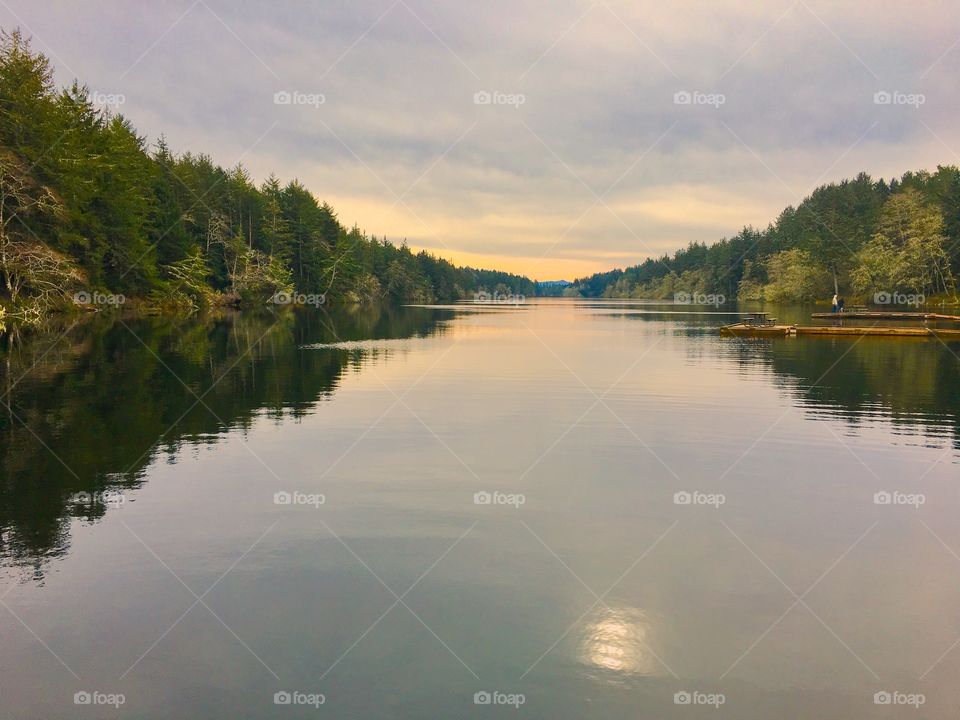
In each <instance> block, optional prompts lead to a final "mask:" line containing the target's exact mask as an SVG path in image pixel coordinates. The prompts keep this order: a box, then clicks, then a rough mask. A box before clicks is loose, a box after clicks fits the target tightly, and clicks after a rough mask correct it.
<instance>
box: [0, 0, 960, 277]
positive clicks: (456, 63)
mask: <svg viewBox="0 0 960 720" xmlns="http://www.w3.org/2000/svg"><path fill="white" fill-rule="evenodd" d="M0 23H2V24H3V26H4V27H5V28H7V29H10V28H12V27H14V26H20V27H21V28H22V29H23V30H24V31H25V32H27V33H28V34H30V35H31V36H32V37H33V41H34V44H35V47H36V48H37V49H39V50H41V51H43V52H45V53H47V54H48V55H50V56H51V58H52V59H53V61H54V64H55V67H56V71H57V79H58V81H59V82H61V83H63V84H65V83H68V82H70V81H72V80H73V79H74V78H79V79H80V80H81V81H83V82H85V83H86V84H87V85H88V86H89V87H90V88H91V90H92V91H93V92H95V93H98V97H99V98H101V99H102V100H104V101H110V100H113V99H116V98H110V96H122V98H123V104H122V105H121V106H120V108H119V109H120V111H121V112H122V113H123V114H124V115H126V116H127V117H128V118H129V119H130V120H131V121H132V123H133V124H134V126H135V127H136V128H138V130H139V131H140V132H141V133H143V134H145V135H146V136H147V138H148V139H149V140H150V141H151V142H153V141H155V140H156V138H157V137H158V136H159V135H160V134H161V133H164V134H165V135H166V137H167V140H168V142H169V144H170V145H171V147H172V149H173V150H174V151H177V152H181V151H186V150H193V151H203V152H207V153H209V154H210V155H211V156H212V157H213V159H214V160H215V161H216V162H217V163H219V164H221V165H224V166H233V165H235V164H236V163H237V162H242V163H243V165H244V166H245V167H246V168H247V169H248V170H249V172H250V173H251V174H252V176H253V177H254V179H255V181H257V182H258V183H259V182H260V181H261V180H263V179H264V178H265V177H267V176H268V175H269V174H270V172H271V171H273V172H275V173H276V174H277V175H278V176H280V177H281V179H284V180H288V179H292V178H299V179H300V180H301V181H302V182H303V183H304V184H305V185H306V186H307V187H309V188H310V189H311V190H312V191H313V192H314V193H315V194H316V195H317V196H318V198H320V199H321V200H326V201H328V202H330V203H331V204H332V205H333V206H334V207H335V208H336V210H337V212H338V214H339V217H340V220H341V221H342V222H343V223H345V224H346V225H348V226H349V225H353V224H355V223H356V224H357V225H359V226H360V227H361V228H363V229H365V230H366V231H368V232H370V233H373V234H376V235H378V236H381V235H386V236H387V237H388V238H390V239H391V240H394V241H396V242H399V241H401V240H402V239H404V238H406V239H407V241H408V242H409V244H410V245H411V246H412V247H414V248H421V247H425V248H428V249H430V250H432V251H435V252H436V253H438V254H440V255H442V256H444V257H448V258H451V259H453V260H455V261H458V262H462V263H469V264H473V265H477V266H486V267H499V268H503V269H508V270H512V271H514V272H520V273H524V274H527V275H529V276H531V277H536V278H539V279H541V280H544V279H556V278H561V277H562V278H568V279H572V278H573V277H576V276H580V275H584V274H587V273H589V272H594V271H597V270H604V269H609V268H611V267H616V266H624V265H629V264H634V263H637V262H640V261H642V260H643V259H644V258H645V257H647V256H649V255H651V254H654V255H659V254H661V253H663V252H669V251H673V250H675V249H677V248H679V247H681V246H683V245H686V244H687V243H688V242H690V241H691V240H699V241H705V242H714V241H716V240H719V239H720V238H722V237H724V236H730V235H733V234H735V233H736V232H737V231H738V230H739V229H740V228H741V227H743V226H744V225H755V226H765V225H766V224H767V223H768V222H770V221H771V220H773V219H774V218H775V217H776V215H777V214H778V213H779V211H780V210H781V209H782V208H783V207H785V206H787V205H789V204H795V203H796V202H797V201H798V200H799V199H800V198H802V197H803V196H804V195H806V194H807V193H809V192H810V191H811V190H812V189H813V188H814V187H816V186H817V185H819V184H822V183H824V182H829V181H831V180H839V179H842V178H845V177H851V176H853V175H855V174H856V173H857V172H859V171H861V170H862V171H866V172H868V173H870V174H871V175H873V176H875V177H886V178H889V177H891V176H894V175H899V174H901V173H902V172H904V171H906V170H910V169H920V168H929V169H935V168H936V166H937V164H960V156H958V152H960V123H958V122H957V121H956V120H957V110H958V108H960V104H958V97H957V94H958V92H960V88H958V85H957V82H956V79H957V77H958V76H960V3H957V2H956V0H942V1H940V0H928V1H924V0H918V1H916V2H903V1H902V0H896V1H894V0H869V1H866V0H851V1H844V2H842V3H838V2H836V0H763V1H762V2H761V1H760V0H715V1H713V2H706V1H705V0H695V1H694V0H669V1H668V2H663V1H662V0H658V1H656V2H653V1H650V0H639V1H637V0H634V1H629V0H598V1H597V2H592V0H578V1H566V0H552V1H551V2H546V1H544V2H521V1H518V0H485V1H484V2H458V1H455V0H448V2H431V1H429V0H337V1H335V2H289V1H287V0H277V1H276V2H269V3H268V2H253V1H251V0H233V1H228V0H197V1H196V2H192V1H191V0H182V1H180V0H170V1H169V2H165V1H162V0H161V1H157V2H144V1H143V0H139V1H136V2H129V1H128V2H116V1H113V0H96V1H95V2H94V1H90V2H85V1H83V0H79V1H78V0H74V1H72V2H68V1H62V2H38V1H37V0H0ZM878 92H886V93H889V94H890V95H887V96H880V102H879V103H878V102H877V101H876V98H875V94H876V93H878ZM277 93H289V95H280V96H279V99H280V101H281V103H280V104H278V103H277V102H275V99H276V97H277V95H276V94H277ZM478 93H481V94H480V95H478ZM482 93H488V94H486V95H485V94H482ZM678 93H680V95H678ZM684 93H686V94H684ZM896 93H899V94H896ZM285 99H290V102H289V104H283V102H282V101H283V100H285ZM686 100H689V102H684V101H686ZM884 100H890V102H888V103H884V102H883V101H884Z"/></svg>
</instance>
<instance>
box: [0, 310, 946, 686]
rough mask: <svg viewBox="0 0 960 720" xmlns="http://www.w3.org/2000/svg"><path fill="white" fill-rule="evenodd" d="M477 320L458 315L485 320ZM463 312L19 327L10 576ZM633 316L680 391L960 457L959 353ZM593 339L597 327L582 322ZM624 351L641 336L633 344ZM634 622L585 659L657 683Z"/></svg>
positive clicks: (2, 526) (0, 355)
mask: <svg viewBox="0 0 960 720" xmlns="http://www.w3.org/2000/svg"><path fill="white" fill-rule="evenodd" d="M546 305H547V307H546V308H544V309H541V310H537V309H536V308H535V307H532V308H528V310H532V311H535V312H558V315H557V317H558V318H559V319H558V320H557V322H559V323H568V322H569V309H571V308H574V307H576V308H578V309H577V312H581V311H582V312H584V313H599V312H607V311H606V310H599V309H596V308H594V309H591V308H590V307H580V306H579V305H574V304H572V303H571V304H568V305H563V304H559V301H555V302H554V303H553V305H556V306H557V307H552V306H551V305H550V304H546ZM469 310H470V315H469V316H463V317H467V318H470V319H473V318H475V317H476V313H478V312H480V311H479V310H477V309H476V308H469ZM458 312H459V309H458V310H454V309H449V308H445V309H440V308H428V307H417V308H397V309H386V308H362V309H355V310H351V311H349V312H340V313H339V314H337V313H333V314H327V313H320V312H317V313H295V312H284V313H281V314H279V315H272V314H266V315H259V316H258V315H249V314H225V315H219V316H215V317H208V318H206V319H200V318H193V319H190V320H183V319H176V318H169V317H167V318H124V319H122V320H118V319H116V318H109V317H103V318H94V319H92V320H91V321H89V322H83V323H81V324H78V325H76V326H70V325H64V326H62V327H54V328H50V329H49V330H48V331H46V332H43V333H39V334H37V335H35V336H33V337H29V338H19V337H18V336H16V335H14V334H12V333H9V332H8V333H7V334H5V335H4V336H3V338H2V342H0V387H2V388H3V398H4V401H3V402H4V405H3V408H2V410H3V411H2V412H0V564H2V565H6V566H9V565H20V566H24V567H28V568H31V569H32V573H33V575H34V577H35V578H37V579H42V577H43V573H44V566H45V564H46V562H47V561H48V560H49V559H50V558H51V557H54V556H57V555H61V554H63V553H64V552H66V550H67V549H68V547H69V542H70V540H69V531H70V522H71V520H72V519H79V520H81V521H86V522H95V521H96V520H97V519H99V518H100V517H102V516H104V514H106V513H108V512H110V510H111V504H110V502H109V500H108V496H109V493H110V492H112V491H119V492H121V493H129V492H130V491H133V490H135V489H136V488H137V487H138V486H139V485H140V483H142V482H143V477H144V473H145V470H146V469H147V468H148V467H149V465H150V464H151V463H153V462H155V461H156V460H157V459H158V458H160V457H162V456H165V457H166V459H167V462H170V463H173V462H176V461H177V458H178V454H179V452H180V450H181V449H182V447H183V446H184V444H195V445H200V444H209V443H213V442H216V441H217V440H218V439H219V438H221V437H222V436H223V435H224V433H227V432H230V431H234V430H239V431H241V432H245V431H246V430H248V429H249V428H251V427H252V426H253V424H254V423H255V422H257V421H258V419H259V418H262V417H266V418H268V419H271V420H273V421H275V422H282V421H283V420H284V419H286V418H292V419H294V420H297V419H300V418H303V417H304V416H305V415H307V414H309V413H311V412H313V411H314V409H315V407H316V405H317V404H318V403H319V402H322V401H324V400H325V399H327V398H329V397H331V395H332V394H333V393H334V392H335V391H336V390H337V388H338V386H339V384H340V382H341V380H342V377H343V376H344V374H346V373H350V372H361V371H362V369H363V367H364V366H365V364H366V363H368V362H371V360H372V359H374V358H376V359H378V361H381V360H382V361H387V362H388V361H389V360H390V358H391V357H393V353H395V352H398V353H405V352H409V351H410V350H409V348H408V347H405V346H404V345H403V340H405V339H409V338H425V337H429V336H431V335H436V334H439V333H443V332H445V330H446V327H447V323H448V322H450V321H451V320H452V319H453V318H456V317H458V315H457V313H458ZM484 312H489V310H487V309H484ZM512 315H515V313H511V314H505V315H502V316H501V318H505V317H511V316H512ZM607 317H610V316H609V314H607ZM629 317H630V318H631V322H632V321H639V322H643V323H645V324H657V325H656V327H655V330H656V333H657V334H660V333H663V334H669V335H671V336H673V337H681V338H683V342H682V343H681V344H679V345H678V346H677V347H678V348H679V352H681V353H686V357H687V359H688V363H687V365H686V366H681V367H679V369H678V370H677V371H676V373H677V376H678V377H679V376H680V375H681V374H685V373H692V375H683V377H682V378H681V379H682V381H683V382H688V379H689V378H694V377H695V376H696V373H698V365H701V364H703V363H707V364H708V365H712V366H722V367H723V368H724V371H729V370H730V369H733V370H734V372H735V373H736V374H737V375H738V376H742V378H750V379H754V380H755V379H757V378H761V379H764V380H766V381H768V382H772V383H774V384H775V385H777V386H778V387H779V388H780V389H781V391H782V392H783V393H784V394H785V395H787V396H788V397H789V398H790V402H791V403H792V404H794V405H797V406H800V407H802V408H804V409H805V411H806V412H807V413H808V417H809V418H810V419H812V420H824V419H826V420H837V419H839V420H841V421H843V422H844V423H846V424H847V426H848V427H849V428H850V430H851V431H852V432H861V431H864V430H865V429H867V428H871V427H873V426H878V427H881V426H882V428H881V429H882V430H884V431H885V437H884V441H885V442H888V443H902V444H912V445H924V446H934V447H950V446H952V447H954V448H960V439H958V438H960V360H958V356H957V355H956V354H955V352H960V347H958V345H957V344H953V345H952V346H951V347H949V348H948V347H944V346H943V345H942V344H935V343H931V342H890V341H887V340H884V339H869V338H868V339H863V340H860V341H850V340H842V341H836V342H834V341H831V340H825V339H819V338H815V339H796V338H795V339H789V340H750V339H724V340H721V339H720V338H719V337H718V336H717V332H716V328H717V325H718V324H721V323H722V322H723V321H724V320H723V319H720V318H716V317H714V318H709V317H703V316H696V315H694V316H690V317H688V318H686V319H678V318H677V317H675V316H670V317H668V318H665V317H664V316H662V315H655V314H650V315H631V316H629ZM461 319H462V318H461ZM584 332H594V333H600V332H601V331H600V330H598V329H597V326H590V325H588V326H587V327H586V330H585V331H584ZM470 333H471V334H470V337H471V338H472V339H474V340H482V341H483V343H484V347H486V346H487V340H488V336H489V339H490V343H491V345H490V346H491V347H493V348H494V349H496V348H497V347H498V346H497V345H496V343H497V342H499V343H502V344H505V345H506V346H507V347H509V348H510V351H511V352H513V351H516V352H519V353H523V352H526V351H527V350H526V348H525V347H523V348H521V346H520V345H518V344H517V343H519V342H521V341H526V342H530V343H531V346H532V347H533V348H535V349H536V350H537V353H538V354H537V355H536V356H533V355H530V356H529V357H528V356H523V355H518V356H517V357H520V358H521V359H520V360H518V362H522V363H526V362H530V363H536V362H549V361H550V358H549V356H547V357H546V360H544V359H543V356H542V354H541V351H542V347H541V346H540V345H539V343H538V342H537V341H535V340H533V339H532V338H531V337H530V335H529V332H528V330H527V329H526V328H525V327H524V326H522V325H520V324H518V323H517V322H513V321H510V320H503V322H499V323H497V324H489V323H488V324H484V323H477V324H476V325H471V329H470ZM603 333H605V334H604V335H603V337H614V336H613V335H611V334H610V333H609V331H608V330H606V329H604V330H603ZM584 337H590V335H589V334H587V335H584ZM629 342H630V343H636V342H642V340H641V339H640V336H639V335H637V336H630V337H629ZM398 345H399V347H398ZM595 352H601V353H602V352H604V346H603V345H602V344H601V345H598V346H597V349H596V350H595ZM477 377H482V376H477ZM611 379H613V378H611ZM561 389H562V388H561ZM709 401H710V400H709V398H707V400H705V402H709ZM953 462H956V458H954V459H953ZM124 497H130V496H129V495H126V494H125V495H124ZM623 613H626V614H625V615H624V614H622V613H621V614H620V615H617V616H616V617H610V618H605V619H602V620H596V621H594V623H595V626H594V627H592V629H591V630H590V632H589V633H588V634H589V635H590V637H592V638H593V640H592V641H591V642H592V645H590V647H592V648H593V649H592V650H591V651H590V655H589V656H590V657H591V658H592V659H591V660H589V661H586V660H585V662H588V663H589V664H590V665H592V666H594V667H596V668H605V669H606V670H608V671H610V672H623V673H627V672H631V673H640V674H643V673H646V672H653V671H655V670H656V668H655V667H652V666H650V665H649V663H650V658H649V656H648V655H647V654H645V653H644V652H642V648H643V643H644V642H645V641H646V640H645V637H646V636H645V635H644V633H647V632H649V627H648V624H646V623H644V622H643V617H642V614H641V615H636V616H635V617H634V616H633V615H630V613H628V612H627V611H623ZM638 647H639V648H641V650H636V648H638ZM631 648H633V649H631ZM585 652H586V651H585Z"/></svg>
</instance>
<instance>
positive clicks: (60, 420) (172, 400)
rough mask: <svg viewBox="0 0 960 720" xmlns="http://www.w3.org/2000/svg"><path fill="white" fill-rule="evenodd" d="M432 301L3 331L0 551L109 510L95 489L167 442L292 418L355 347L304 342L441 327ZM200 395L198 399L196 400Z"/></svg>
mask: <svg viewBox="0 0 960 720" xmlns="http://www.w3.org/2000/svg"><path fill="white" fill-rule="evenodd" d="M444 317H446V315H445V314H444V313H442V312H441V311H436V310H430V309H425V308H400V309H379V308H376V307H364V308H357V309H353V310H352V311H350V312H346V311H341V312H339V313H337V314H328V313H324V312H317V311H309V312H293V311H291V310H290V309H285V310H284V311H281V312H279V313H278V314H276V315H275V314H272V313H263V314H260V315H252V314H246V313H244V314H237V313H229V314H225V315H219V316H215V317H210V318H205V319H198V318H190V319H184V318H175V317H158V318H138V319H130V318H125V319H123V320H115V319H111V318H106V317H104V318H99V317H98V318H93V319H90V320H89V321H86V322H82V323H73V324H71V323H67V324H64V325H62V326H59V327H49V328H46V329H44V330H43V331H42V332H39V333H36V334H34V335H33V336H31V337H26V338H24V337H21V336H19V335H18V334H16V333H15V332H11V333H8V334H7V335H5V336H4V337H3V338H2V345H0V373H2V381H0V387H2V388H3V390H2V392H3V405H2V406H0V408H2V413H0V558H2V559H3V560H2V562H3V563H4V564H8V565H9V564H15V565H20V566H24V567H26V566H32V567H33V568H34V576H35V577H36V578H37V579H40V578H42V574H43V565H44V562H45V560H46V559H48V558H49V557H53V556H56V555H60V554H63V553H64V552H66V550H67V548H68V546H69V518H70V517H78V518H83V519H86V520H88V521H94V520H96V519H97V518H99V517H101V516H103V515H104V514H105V513H106V512H107V511H108V510H109V498H106V499H105V498H104V495H103V494H104V492H108V491H111V490H121V491H122V490H123V489H131V488H134V487H136V486H137V485H139V483H140V482H141V478H142V477H143V474H144V471H145V469H146V468H147V467H148V466H149V465H150V463H151V462H152V461H153V460H154V459H155V457H156V456H157V455H158V454H159V453H160V452H161V451H162V452H165V453H167V454H168V455H170V456H171V457H173V456H175V455H176V453H177V452H178V451H179V450H180V448H181V447H182V445H183V444H184V443H209V442H215V441H216V437H217V436H218V435H219V434H221V433H224V432H226V431H227V430H231V429H236V428H249V427H250V426H251V425H252V424H253V421H254V415H255V414H257V413H258V411H262V410H266V411H267V412H268V414H269V415H270V416H271V417H274V418H278V419H279V418H282V417H285V416H293V417H301V416H303V415H304V414H306V413H307V412H308V411H309V409H310V408H311V407H313V406H314V405H315V404H316V403H317V402H318V401H319V400H321V399H322V398H323V397H325V396H329V395H330V394H332V393H333V392H334V390H335V389H336V388H337V386H338V384H339V381H340V378H341V376H342V375H343V373H344V371H345V370H346V369H348V368H359V367H360V366H361V365H362V364H363V362H364V360H365V357H366V352H365V351H363V350H357V349H353V350H338V349H334V350H328V351H324V352H310V351H303V350H300V349H299V348H300V347H301V346H302V345H307V344H311V343H332V342H341V341H345V340H364V339H386V338H407V337H414V336H427V335H431V334H434V333H436V332H439V331H442V329H443V327H444V326H443V325H442V324H439V321H440V320H441V319H443V318H444ZM198 398H199V399H198Z"/></svg>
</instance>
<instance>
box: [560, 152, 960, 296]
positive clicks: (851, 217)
mask: <svg viewBox="0 0 960 720" xmlns="http://www.w3.org/2000/svg"><path fill="white" fill-rule="evenodd" d="M905 190H916V191H917V193H918V194H919V197H920V199H921V200H922V203H923V206H924V207H925V208H929V209H930V210H931V211H932V212H935V213H938V214H942V217H943V234H944V242H943V246H944V249H945V252H946V255H947V260H948V262H949V264H950V266H951V268H952V271H953V273H952V274H953V276H954V277H960V275H958V271H960V169H958V168H957V167H955V166H947V167H938V168H937V171H936V172H935V173H929V172H926V171H921V172H916V173H914V172H909V173H907V174H905V175H904V176H903V177H902V178H901V179H899V180H893V181H892V182H890V184H889V185H888V184H887V183H886V182H884V181H883V180H877V181H874V180H873V179H871V178H870V176H869V175H867V174H865V173H861V174H860V175H858V176H857V177H856V178H855V179H853V180H844V181H843V182H840V183H831V184H829V185H824V186H822V187H819V188H817V189H816V190H814V191H813V193H811V194H810V196H809V197H808V198H806V199H805V200H804V201H803V202H801V203H800V204H799V205H798V206H797V207H795V208H794V207H788V208H787V209H786V210H784V211H783V212H782V213H781V214H780V216H779V217H778V218H777V220H776V222H775V223H773V224H772V225H770V226H768V227H767V228H766V229H764V230H757V229H755V228H750V227H747V228H744V229H743V230H741V231H740V232H739V233H738V234H737V235H735V236H734V237H732V238H724V239H723V240H721V241H720V242H718V243H716V244H714V245H709V246H707V245H705V244H702V243H691V244H690V245H689V246H688V247H687V248H684V249H682V250H679V251H678V252H677V253H675V254H674V255H673V256H668V255H664V256H663V257H661V258H659V259H648V260H646V261H645V262H643V263H641V264H640V265H635V266H633V267H629V268H626V269H625V270H612V271H610V272H606V273H598V274H596V275H592V276H590V277H587V278H582V279H580V280H577V282H576V284H575V286H574V288H572V290H573V291H575V292H577V293H579V294H581V295H584V296H586V297H600V296H602V295H607V296H633V297H641V296H644V295H645V294H646V293H649V292H651V291H653V292H654V293H657V292H659V293H660V294H661V295H662V292H663V290H664V288H671V287H673V285H672V284H671V283H670V282H667V280H669V279H670V278H673V279H675V280H677V281H678V284H677V285H676V289H678V290H680V289H682V290H691V289H696V290H702V291H704V292H713V293H721V294H723V295H725V296H726V297H728V298H735V297H737V296H738V294H739V295H740V296H741V297H746V298H748V299H749V298H751V297H753V295H754V293H755V292H758V291H759V290H760V289H762V288H763V287H764V286H765V285H767V283H768V282H769V281H770V277H769V276H768V266H769V264H770V259H771V258H772V257H774V256H776V255H778V254H779V253H785V252H787V251H793V250H797V251H801V252H802V254H803V255H802V256H803V257H806V258H808V259H809V260H811V261H812V263H813V270H815V272H814V273H813V274H814V275H816V276H817V279H818V283H819V280H820V279H821V276H822V275H823V273H826V276H827V277H829V278H830V280H829V281H828V282H826V284H825V286H824V287H823V288H822V289H821V290H820V293H821V294H822V295H823V296H824V297H829V296H830V294H832V292H833V278H834V277H836V281H837V284H838V286H839V289H840V290H841V291H844V290H846V291H850V290H852V289H854V286H855V285H856V284H857V283H854V282H853V276H854V275H856V274H857V273H858V271H859V269H860V265H862V260H863V252H862V251H863V249H864V247H866V246H868V244H869V243H870V242H871V241H872V240H873V239H874V236H875V235H876V234H877V232H878V230H879V223H880V218H881V213H882V211H883V208H884V206H885V205H886V204H887V202H888V200H889V199H890V198H891V197H892V196H895V195H899V194H900V193H902V192H903V191H905ZM797 257H800V256H797ZM782 259H783V258H780V260H782ZM782 264H783V263H782V262H780V265H782ZM688 278H689V279H690V280H688V281H687V282H686V283H685V282H684V280H685V279H688ZM685 284H687V285H691V284H692V285H695V287H684V285H685ZM890 289H894V288H890ZM917 289H918V290H923V289H924V288H917ZM948 290H949V291H950V292H952V291H953V290H954V288H949V289H948ZM568 294H569V293H568Z"/></svg>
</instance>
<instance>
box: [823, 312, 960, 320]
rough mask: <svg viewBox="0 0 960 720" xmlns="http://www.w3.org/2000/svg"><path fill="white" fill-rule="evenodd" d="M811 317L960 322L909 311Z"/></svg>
mask: <svg viewBox="0 0 960 720" xmlns="http://www.w3.org/2000/svg"><path fill="white" fill-rule="evenodd" d="M810 317H812V318H815V319H817V320H953V321H955V322H960V315H941V314H939V313H925V312H909V311H902V312H898V311H892V312H883V311H873V310H849V311H844V312H842V313H829V312H822V313H813V314H812V315H811V316H810Z"/></svg>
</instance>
